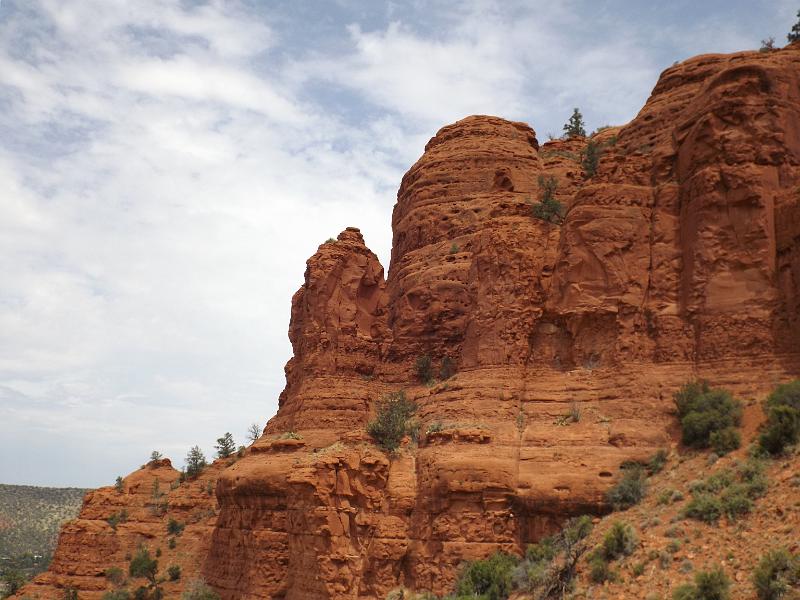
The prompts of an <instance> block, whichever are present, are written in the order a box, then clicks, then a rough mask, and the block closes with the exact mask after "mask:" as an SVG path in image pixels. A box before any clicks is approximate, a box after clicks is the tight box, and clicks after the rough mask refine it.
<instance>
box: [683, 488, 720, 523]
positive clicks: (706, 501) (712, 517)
mask: <svg viewBox="0 0 800 600" xmlns="http://www.w3.org/2000/svg"><path fill="white" fill-rule="evenodd" d="M683 515H684V516H685V517H688V518H690V519H695V520H696V521H703V522H704V523H716V522H717V521H718V520H719V518H720V516H721V515H722V502H721V501H720V499H719V498H717V497H716V496H712V495H710V494H702V493H701V494H698V495H696V496H695V497H694V498H692V499H691V501H690V502H689V504H687V505H686V508H685V509H684V511H683Z"/></svg>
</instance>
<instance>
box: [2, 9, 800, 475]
mask: <svg viewBox="0 0 800 600" xmlns="http://www.w3.org/2000/svg"><path fill="white" fill-rule="evenodd" d="M798 8H800V5H798V3H797V2H794V1H782V0H749V1H744V0H742V1H730V0H726V1H722V0H719V1H715V0H712V1H705V2H696V1H692V2H684V1H673V2H669V3H652V2H638V1H637V2H634V1H629V2H623V1H621V0H618V1H608V2H595V1H565V2H552V1H547V2H539V1H529V2H515V1H514V0H500V1H497V2H493V1H488V0H487V1H475V2H461V1H459V2H444V1H436V0H432V1H429V2H422V1H416V2H415V1H409V2H386V3H380V2H372V1H364V2H355V1H348V0H340V1H333V0H331V1H326V2H322V1H320V2H302V1H298V0H294V1H291V2H289V1H276V2H256V1H254V0H253V1H241V2H239V1H236V0H228V1H222V0H210V1H208V2H181V1H178V0H171V1H170V0H137V1H136V2H128V1H123V0H0V273H2V277H0V456H2V457H3V458H2V460H0V482H3V483H28V484H42V485H77V486H98V485H105V484H110V483H112V482H113V480H114V478H115V477H116V475H117V474H124V473H127V472H129V471H131V470H133V469H135V468H136V467H138V465H139V464H141V463H142V462H144V461H145V460H146V458H147V456H148V455H149V453H150V451H151V450H152V449H159V450H160V451H162V452H164V453H165V454H166V455H167V456H170V457H172V458H173V462H174V463H175V464H176V465H180V464H182V462H183V457H184V456H185V454H186V451H187V450H188V448H189V447H190V446H192V445H194V444H199V445H200V446H201V447H202V448H204V449H205V450H206V452H207V454H209V455H210V454H211V452H212V448H213V443H214V440H215V439H216V438H217V437H219V436H221V435H222V434H223V433H224V432H226V431H230V432H232V433H233V434H234V437H235V438H236V439H237V441H240V440H242V439H243V437H244V433H245V430H246V428H247V426H248V425H249V424H250V423H253V422H257V423H259V425H261V426H263V425H264V423H265V422H266V420H267V419H268V418H269V417H270V416H272V415H273V414H274V412H275V410H276V407H277V397H278V394H279V393H280V390H281V389H282V387H283V384H284V379H283V366H284V364H285V362H286V361H287V360H288V358H289V357H290V354H291V348H290V346H289V343H288V339H287V335H286V332H287V328H288V319H289V308H290V300H291V296H292V294H293V293H294V291H295V290H296V289H297V288H298V287H299V286H300V284H301V283H302V279H303V272H304V269H305V261H306V259H307V258H308V257H309V256H310V255H311V254H313V253H314V252H315V250H316V248H317V246H318V245H319V244H320V243H321V242H323V241H324V240H325V239H327V238H328V237H331V236H336V235H337V234H338V233H339V232H340V231H341V230H342V229H344V228H345V227H347V226H350V225H352V226H358V227H360V228H361V229H362V231H363V233H364V236H365V238H366V241H367V244H368V245H369V246H370V247H371V248H372V249H373V250H374V251H375V252H376V253H377V254H378V255H379V257H380V258H381V260H382V261H383V263H384V265H386V264H387V263H388V256H389V250H390V244H391V231H390V216H391V210H392V206H393V204H394V201H395V195H396V190H397V186H398V185H399V182H400V178H401V177H402V174H403V172H404V171H405V170H406V169H407V168H408V167H409V166H410V165H411V164H412V163H413V162H414V161H415V160H416V159H417V158H418V157H419V155H420V154H421V152H422V150H423V147H424V144H425V142H426V141H427V140H428V139H429V138H430V137H431V136H432V135H433V134H434V133H435V132H436V130H437V129H438V128H439V127H441V126H442V125H445V124H447V123H449V122H452V121H455V120H457V119H460V118H462V117H464V116H466V115H469V114H474V113H480V114H496V115H500V116H504V117H507V118H511V119H518V120H524V121H527V122H528V123H530V124H531V125H532V126H533V128H534V129H535V130H536V131H537V134H538V137H539V139H540V140H546V139H547V134H548V133H553V134H557V133H560V130H561V126H562V124H563V123H564V122H565V121H566V119H567V118H568V117H569V115H570V113H571V111H572V108H573V107H575V106H578V107H581V109H582V111H583V113H584V115H585V117H586V120H587V124H588V126H589V127H590V128H595V127H597V126H600V125H605V124H622V123H625V122H627V121H629V120H630V119H631V118H633V117H634V116H635V115H636V113H637V111H638V110H639V108H641V106H642V104H643V103H644V102H645V100H646V99H647V96H648V95H649V93H650V90H651V89H652V87H653V86H654V85H655V82H656V80H657V78H658V75H659V73H660V72H661V71H662V70H663V69H664V68H666V67H667V66H669V65H671V64H672V63H673V62H675V61H680V60H683V59H685V58H688V57H690V56H693V55H695V54H700V53H705V52H729V51H735V50H740V49H747V48H757V47H758V45H759V42H760V40H761V39H763V38H766V37H768V36H774V37H775V38H776V40H777V42H778V43H779V44H783V43H784V41H785V34H786V32H787V31H788V30H789V29H790V27H791V24H792V23H793V22H794V21H795V20H796V19H795V14H796V12H797V10H798Z"/></svg>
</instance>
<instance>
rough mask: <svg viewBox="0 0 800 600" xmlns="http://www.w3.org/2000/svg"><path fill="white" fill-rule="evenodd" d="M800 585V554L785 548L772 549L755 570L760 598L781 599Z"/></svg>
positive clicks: (754, 576)
mask: <svg viewBox="0 0 800 600" xmlns="http://www.w3.org/2000/svg"><path fill="white" fill-rule="evenodd" d="M797 586H800V556H797V555H792V554H790V553H789V552H788V551H787V550H785V549H783V548H779V549H775V550H770V551H769V552H767V553H766V554H765V555H764V556H762V557H761V560H759V561H758V565H757V566H756V568H755V570H754V571H753V587H755V589H756V596H758V598H759V600H780V599H781V598H783V597H784V596H786V595H787V594H788V593H789V592H791V591H792V589H794V588H795V587H797Z"/></svg>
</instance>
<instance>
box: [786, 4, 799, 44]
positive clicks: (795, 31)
mask: <svg viewBox="0 0 800 600" xmlns="http://www.w3.org/2000/svg"><path fill="white" fill-rule="evenodd" d="M786 39H788V40H789V43H790V44H791V43H792V42H797V41H799V40H800V10H798V11H797V23H795V24H794V25H792V30H791V31H790V32H789V35H787V36H786Z"/></svg>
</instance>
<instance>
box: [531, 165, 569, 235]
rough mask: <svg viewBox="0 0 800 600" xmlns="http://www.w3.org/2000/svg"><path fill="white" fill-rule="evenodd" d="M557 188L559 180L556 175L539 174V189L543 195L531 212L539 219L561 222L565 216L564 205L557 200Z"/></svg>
mask: <svg viewBox="0 0 800 600" xmlns="http://www.w3.org/2000/svg"><path fill="white" fill-rule="evenodd" d="M556 188H558V180H557V179H556V178H555V177H552V176H551V177H544V176H543V175H540V176H539V189H540V190H541V191H542V196H541V198H540V199H539V203H538V204H534V205H533V208H532V209H531V213H532V214H533V216H534V217H536V218H537V219H541V220H542V221H547V222H548V223H560V222H561V221H562V220H563V218H564V214H563V213H564V207H563V206H562V204H561V202H559V201H558V200H556V197H555V194H556Z"/></svg>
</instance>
